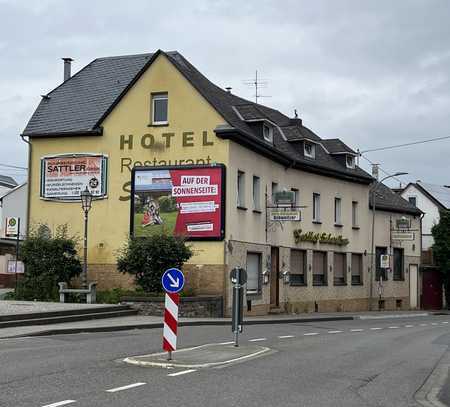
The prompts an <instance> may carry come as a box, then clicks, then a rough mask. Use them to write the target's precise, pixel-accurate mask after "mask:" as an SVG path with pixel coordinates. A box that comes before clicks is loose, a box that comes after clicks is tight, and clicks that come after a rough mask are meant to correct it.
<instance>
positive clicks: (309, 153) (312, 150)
mask: <svg viewBox="0 0 450 407" xmlns="http://www.w3.org/2000/svg"><path fill="white" fill-rule="evenodd" d="M303 150H304V154H305V157H309V158H315V157H316V146H315V145H314V144H313V143H310V142H309V141H305V143H304V147H303Z"/></svg>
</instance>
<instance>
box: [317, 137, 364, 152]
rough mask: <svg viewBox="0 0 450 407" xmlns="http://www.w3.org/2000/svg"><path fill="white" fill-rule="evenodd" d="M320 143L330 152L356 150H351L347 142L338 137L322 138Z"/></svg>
mask: <svg viewBox="0 0 450 407" xmlns="http://www.w3.org/2000/svg"><path fill="white" fill-rule="evenodd" d="M322 144H323V145H324V146H325V148H326V149H327V150H328V151H329V152H330V154H353V155H356V152H355V151H354V150H352V149H351V148H350V147H349V146H348V145H347V144H345V143H344V142H343V141H341V140H339V139H338V138H330V139H325V140H322Z"/></svg>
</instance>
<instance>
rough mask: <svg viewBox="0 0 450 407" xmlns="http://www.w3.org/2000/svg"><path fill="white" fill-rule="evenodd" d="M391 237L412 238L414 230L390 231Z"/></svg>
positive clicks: (396, 238) (399, 238) (405, 239)
mask: <svg viewBox="0 0 450 407" xmlns="http://www.w3.org/2000/svg"><path fill="white" fill-rule="evenodd" d="M391 233H392V234H391V238H392V240H403V241H407V240H414V232H407V231H396V232H391Z"/></svg>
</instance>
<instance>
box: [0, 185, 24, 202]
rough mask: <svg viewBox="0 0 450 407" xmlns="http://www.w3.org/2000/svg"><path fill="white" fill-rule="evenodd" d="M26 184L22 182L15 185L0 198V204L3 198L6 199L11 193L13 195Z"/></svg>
mask: <svg viewBox="0 0 450 407" xmlns="http://www.w3.org/2000/svg"><path fill="white" fill-rule="evenodd" d="M26 185H27V183H26V182H24V183H23V184H20V185H17V186H16V187H14V188H12V189H10V190H9V191H8V192H6V193H5V194H3V195H2V196H0V202H1V201H3V198H5V197H7V196H8V195H11V194H12V193H14V192H15V191H17V190H19V189H20V188H22V187H24V186H26Z"/></svg>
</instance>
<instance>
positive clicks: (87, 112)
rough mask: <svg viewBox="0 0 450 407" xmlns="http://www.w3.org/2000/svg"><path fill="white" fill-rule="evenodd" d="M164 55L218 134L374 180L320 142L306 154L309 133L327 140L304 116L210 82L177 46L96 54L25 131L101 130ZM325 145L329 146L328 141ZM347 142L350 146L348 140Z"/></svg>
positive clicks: (338, 173) (293, 161) (304, 165)
mask: <svg viewBox="0 0 450 407" xmlns="http://www.w3.org/2000/svg"><path fill="white" fill-rule="evenodd" d="M160 54H164V55H165V56H166V57H167V58H168V60H169V61H171V62H172V63H173V64H174V66H175V67H176V68H177V69H178V70H179V71H180V73H181V74H182V75H184V77H185V78H186V79H187V80H188V81H189V82H190V83H191V84H192V86H193V87H194V88H196V89H197V91H198V92H199V93H200V94H201V95H202V96H203V97H204V98H205V99H206V100H207V101H208V102H209V103H210V104H211V105H212V106H213V107H214V108H215V109H216V110H217V111H218V112H219V113H220V114H221V115H222V117H223V118H224V119H225V121H226V123H227V124H226V126H225V127H220V128H217V129H216V134H217V136H218V137H222V138H229V139H231V140H233V141H236V142H237V143H240V144H242V145H245V146H246V147H248V148H251V149H252V150H254V151H256V152H257V153H258V154H262V155H265V156H268V157H270V158H271V159H273V160H275V161H277V162H280V163H282V164H283V165H286V166H287V167H293V168H299V169H302V170H305V171H309V172H314V173H319V174H323V175H326V176H331V177H336V178H342V179H346V180H349V181H353V182H359V183H364V184H369V183H370V182H372V181H373V178H372V177H371V176H370V175H369V174H368V173H366V172H365V171H363V170H362V169H360V168H359V167H357V168H354V169H349V168H346V166H345V165H343V164H342V163H341V162H340V161H339V160H337V159H335V158H334V157H333V156H332V155H330V154H328V153H327V152H326V151H325V149H324V148H323V147H322V146H321V145H318V146H317V147H316V157H315V159H310V158H308V157H305V156H304V154H303V151H302V147H301V145H299V143H297V142H295V141H294V140H299V139H305V138H308V139H310V140H314V141H316V142H317V143H323V142H324V141H323V140H322V139H321V138H320V137H319V136H317V135H316V134H315V133H314V132H312V131H311V130H310V129H308V128H307V127H305V126H303V124H302V122H301V120H300V119H291V118H289V117H288V116H286V115H284V114H283V113H281V112H279V111H278V110H275V109H272V108H269V107H267V106H263V105H260V104H256V103H253V102H251V101H248V100H246V99H243V98H240V97H238V96H236V95H234V94H232V93H230V92H227V91H225V90H224V89H222V88H220V87H218V86H217V85H215V84H213V83H212V82H211V81H209V80H208V79H207V78H206V77H205V76H204V75H202V74H201V73H200V72H199V71H198V70H197V69H196V68H195V67H194V66H193V65H192V64H191V63H190V62H189V61H187V60H186V59H185V58H184V57H183V56H182V55H181V54H179V53H178V52H176V51H174V52H166V53H164V52H163V51H157V52H155V53H154V54H141V55H126V56H118V57H107V58H98V59H95V60H94V61H92V62H91V63H90V64H88V65H87V66H86V67H85V68H83V69H82V70H80V71H79V72H78V73H76V74H75V75H73V76H72V77H71V78H70V79H69V80H67V81H66V82H64V83H62V84H61V85H60V86H58V87H57V88H56V89H54V90H53V91H51V92H50V93H49V94H48V98H43V99H42V101H41V102H40V104H39V106H38V108H37V109H36V111H35V112H34V114H33V116H32V117H31V119H30V121H29V123H28V125H27V126H26V128H25V130H24V132H23V135H25V136H30V137H40V136H44V137H49V136H53V137H57V136H67V135H71V134H73V135H78V134H93V135H100V134H101V131H102V128H101V124H102V121H103V120H104V118H105V117H106V116H107V115H108V113H109V112H110V111H111V110H112V109H113V108H114V106H115V105H116V104H117V103H118V102H119V101H120V99H121V97H122V96H123V95H124V94H125V93H126V92H127V90H128V89H129V88H130V87H131V86H132V85H133V84H134V83H135V82H136V81H137V79H138V78H139V77H140V75H141V74H142V73H143V72H144V71H145V70H146V69H147V67H148V66H149V65H150V64H151V63H152V62H153V60H154V59H156V57H157V56H158V55H160ZM254 119H259V120H268V121H270V122H272V123H274V124H275V127H274V132H273V134H274V143H273V145H271V144H269V143H267V142H265V141H264V140H263V139H262V138H261V137H258V135H257V134H255V132H254V130H253V128H252V127H251V126H250V125H249V123H248V122H247V121H246V120H254ZM323 145H324V146H325V145H326V141H325V143H324V144H323ZM342 145H344V146H345V144H344V143H342ZM347 148H348V147H347Z"/></svg>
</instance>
